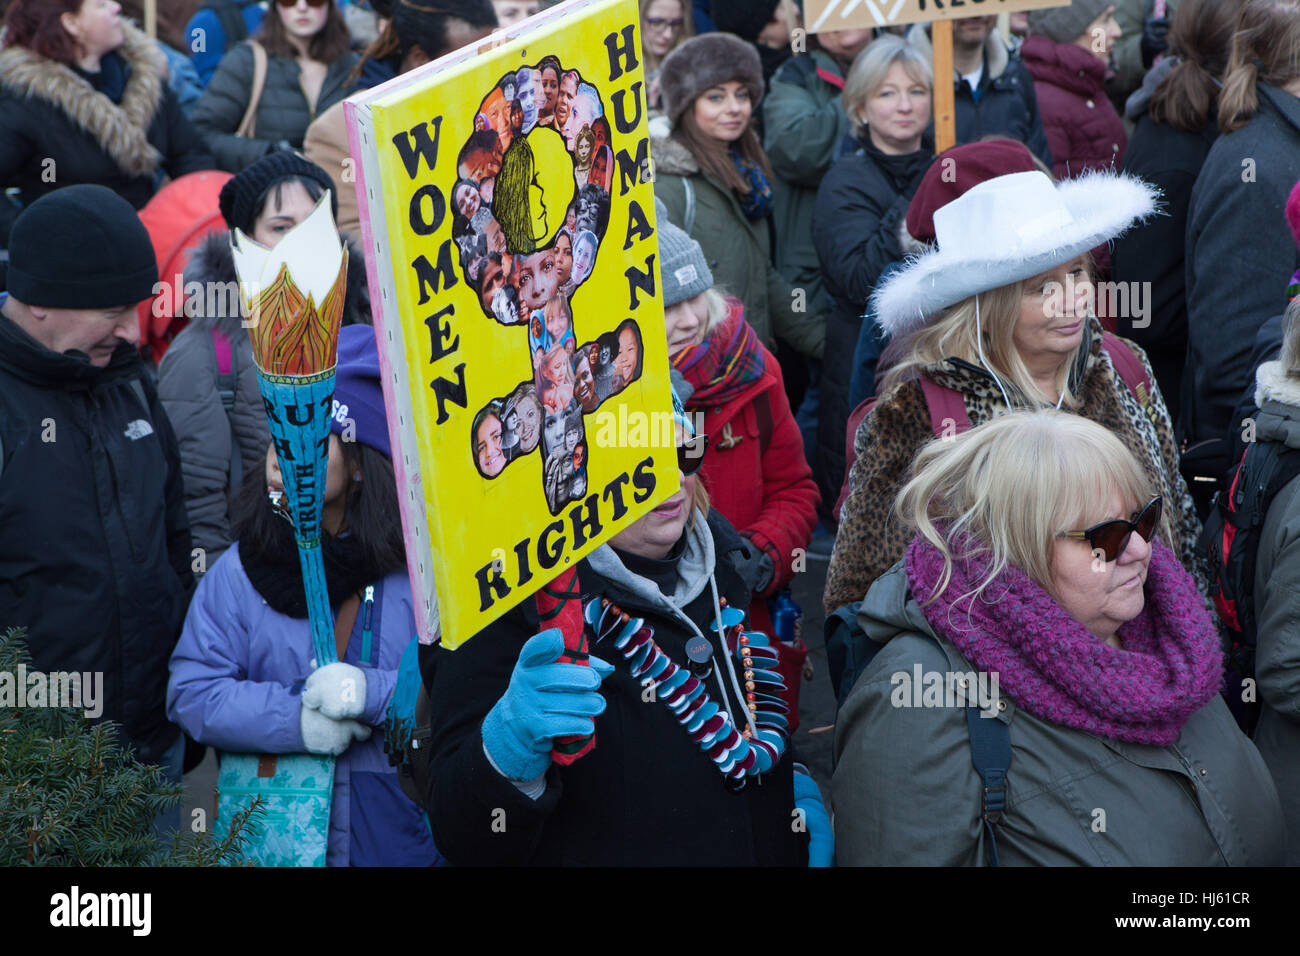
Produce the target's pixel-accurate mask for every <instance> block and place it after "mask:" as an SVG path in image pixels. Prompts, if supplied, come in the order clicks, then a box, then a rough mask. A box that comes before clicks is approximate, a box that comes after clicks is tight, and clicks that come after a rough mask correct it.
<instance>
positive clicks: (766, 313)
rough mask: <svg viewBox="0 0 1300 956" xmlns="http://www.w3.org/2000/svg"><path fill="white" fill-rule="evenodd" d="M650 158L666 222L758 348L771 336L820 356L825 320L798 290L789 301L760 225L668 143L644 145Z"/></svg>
mask: <svg viewBox="0 0 1300 956" xmlns="http://www.w3.org/2000/svg"><path fill="white" fill-rule="evenodd" d="M650 156H651V160H652V162H653V163H654V177H655V196H656V198H658V199H659V200H660V201H662V202H663V204H664V206H666V207H667V209H668V218H669V219H670V220H671V221H672V222H673V223H675V224H676V225H678V226H680V227H681V228H683V229H685V230H686V231H687V232H688V233H689V234H690V235H691V236H692V237H693V238H694V239H695V240H696V241H697V242H699V244H700V247H701V248H702V249H703V250H704V258H705V259H707V260H708V263H709V269H710V270H711V271H712V272H713V281H714V284H715V285H716V286H719V287H721V288H722V290H723V291H724V292H726V293H727V294H728V295H733V296H735V297H736V298H737V299H739V300H740V301H741V302H742V303H743V304H744V306H745V319H746V320H747V321H748V322H749V324H750V325H752V326H753V327H754V329H755V330H756V331H757V332H758V334H759V336H760V337H761V338H762V340H763V344H764V345H766V346H767V347H768V348H769V349H772V348H774V346H775V339H776V337H778V336H779V337H780V338H781V339H783V340H785V341H786V342H788V343H789V344H790V345H791V346H793V347H794V348H795V349H797V350H798V351H799V352H801V353H803V354H804V355H808V356H812V357H813V358H818V359H819V358H821V355H822V344H823V340H824V339H825V337H826V318H825V316H824V315H823V314H822V313H820V312H817V311H814V308H813V305H812V303H811V302H810V301H808V299H807V292H806V290H805V292H804V293H803V294H802V295H800V296H798V297H796V295H795V293H794V291H793V290H792V289H791V288H790V285H789V283H787V282H786V280H785V279H784V278H782V277H781V274H780V273H779V272H777V271H776V267H775V266H774V265H773V264H772V250H771V239H770V237H769V234H768V223H767V220H766V219H764V220H761V221H759V222H752V221H750V220H749V219H747V218H746V217H745V213H744V212H743V211H742V209H741V207H740V200H739V199H738V198H737V196H736V194H735V193H734V192H732V190H730V189H728V188H727V187H725V186H723V185H722V184H721V183H719V182H718V181H717V180H715V179H713V178H712V177H710V176H707V175H705V174H704V172H703V171H702V170H701V169H700V166H699V164H698V163H697V162H696V161H695V157H694V156H692V155H691V153H690V152H689V151H688V150H687V149H686V147H684V146H682V145H681V144H680V143H678V142H677V141H676V140H673V139H655V140H652V141H651V143H650ZM801 307H802V311H799V309H800V308H801Z"/></svg>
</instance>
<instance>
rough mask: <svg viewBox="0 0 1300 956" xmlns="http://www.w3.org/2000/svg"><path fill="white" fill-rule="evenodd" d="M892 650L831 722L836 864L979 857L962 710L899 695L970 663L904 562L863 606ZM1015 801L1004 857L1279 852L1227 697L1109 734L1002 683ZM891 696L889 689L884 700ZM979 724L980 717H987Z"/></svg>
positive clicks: (1207, 858)
mask: <svg viewBox="0 0 1300 956" xmlns="http://www.w3.org/2000/svg"><path fill="white" fill-rule="evenodd" d="M858 623H859V624H860V625H862V626H863V627H864V628H865V630H866V632H867V635H868V637H870V639H871V640H874V641H876V642H878V643H881V644H884V645H885V646H884V647H883V648H881V650H880V651H879V652H878V653H877V654H876V656H875V658H874V659H873V660H872V661H871V664H870V665H869V666H868V667H867V669H866V670H865V671H864V672H863V673H862V676H861V677H860V678H859V679H858V682H857V683H856V684H855V685H854V687H853V691H852V692H851V694H850V695H849V698H848V700H846V701H845V702H844V706H843V707H842V708H841V709H840V712H839V716H838V718H837V720H836V724H835V755H836V760H837V763H836V767H835V776H834V779H833V782H832V788H831V793H832V800H833V806H834V825H835V851H836V856H837V861H838V862H839V863H840V864H842V865H850V866H853V865H886V866H898V865H912V866H982V865H984V863H985V847H984V843H985V840H986V839H987V836H986V834H985V832H984V828H983V821H982V820H981V797H982V792H981V791H982V784H981V781H980V778H979V776H978V775H977V774H976V772H975V769H974V767H973V766H972V764H971V752H970V732H969V730H968V729H967V725H966V713H965V708H964V707H963V706H950V707H934V706H932V707H909V706H895V705H894V702H895V701H897V700H901V699H903V696H905V695H901V696H900V695H897V694H896V692H897V690H898V688H899V687H900V686H901V682H895V681H894V680H893V679H892V675H894V674H897V673H906V674H909V675H910V674H912V673H914V671H913V668H914V666H916V665H920V667H921V669H922V672H923V673H924V672H928V671H937V672H940V673H946V672H949V671H951V672H953V673H955V674H965V673H969V672H973V671H976V668H975V666H974V665H973V664H971V663H970V661H968V660H966V658H965V657H963V656H962V654H961V653H960V652H959V651H958V650H957V649H956V648H955V647H954V646H953V645H952V644H951V643H949V642H948V641H946V640H945V639H943V638H941V637H938V636H937V635H936V634H935V632H934V629H933V628H932V627H931V626H930V624H929V622H928V621H927V620H926V619H925V616H924V615H923V614H922V612H921V609H920V607H919V605H918V604H917V602H916V601H915V599H914V598H913V597H912V595H911V593H910V590H909V588H908V582H907V574H906V571H905V570H904V566H903V563H902V562H899V563H898V564H896V565H895V566H894V567H893V568H892V569H891V570H890V571H888V572H887V573H886V574H885V575H883V576H882V577H881V578H880V579H879V580H878V581H876V583H875V584H874V585H872V588H871V590H870V591H869V592H868V594H867V598H866V601H865V602H864V603H863V605H862V610H861V612H860V613H859V615H858ZM999 696H1000V699H1001V700H1002V701H1003V702H1004V703H1005V708H1004V709H1001V710H1000V711H999V712H998V713H997V716H996V717H993V718H987V719H994V720H1000V721H1002V722H1004V723H1006V724H1008V725H1009V727H1010V737H1011V754H1012V757H1011V767H1010V770H1009V771H1008V773H1007V808H1006V812H1005V814H1004V815H1003V817H1002V820H1001V821H1000V823H999V824H998V826H997V837H996V839H997V849H998V856H999V858H1000V863H1001V865H1003V866H1008V865H1011V866H1026V865H1047V866H1224V865H1261V864H1262V865H1276V864H1279V863H1281V862H1282V852H1283V846H1284V837H1285V832H1286V830H1285V825H1284V823H1283V820H1282V810H1281V806H1280V804H1279V801H1278V794H1277V790H1276V788H1275V787H1274V785H1273V780H1272V778H1271V777H1270V776H1269V772H1268V769H1267V768H1266V767H1265V766H1264V762H1263V760H1262V759H1261V758H1260V755H1259V753H1258V751H1256V749H1255V746H1254V744H1252V743H1251V742H1250V740H1248V739H1247V738H1246V737H1245V736H1244V735H1243V734H1242V733H1241V731H1240V730H1239V729H1238V728H1237V725H1236V723H1235V722H1234V721H1233V719H1232V715H1231V714H1230V713H1229V712H1228V708H1227V707H1226V706H1225V705H1224V703H1223V699H1222V698H1221V697H1218V696H1215V698H1214V699H1213V700H1212V701H1211V702H1210V703H1209V704H1207V705H1206V706H1205V707H1203V708H1202V709H1201V710H1199V711H1198V712H1197V713H1195V714H1193V715H1192V717H1191V719H1190V720H1188V721H1187V723H1186V724H1185V725H1184V726H1183V729H1182V732H1181V734H1180V735H1179V737H1178V740H1177V742H1176V743H1175V744H1173V745H1172V746H1169V747H1156V746H1149V745H1144V744H1135V743H1127V742H1124V741H1116V740H1109V739H1105V738H1102V737H1098V736H1095V735H1093V734H1090V733H1086V732H1084V731H1080V730H1075V729H1073V728H1070V727H1065V726H1062V725H1059V724H1053V723H1049V722H1047V721H1046V720H1042V719H1040V718H1038V717H1035V716H1034V715H1032V714H1030V713H1029V712H1027V711H1024V710H1021V709H1019V708H1018V707H1017V706H1016V703H1015V702H1014V701H1013V700H1011V699H1010V698H1009V697H1007V695H1006V694H1005V693H1001V694H1000V695H999ZM891 698H893V700H891ZM982 719H983V718H982Z"/></svg>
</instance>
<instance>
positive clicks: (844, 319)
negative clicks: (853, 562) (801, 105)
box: [813, 142, 934, 512]
mask: <svg viewBox="0 0 1300 956" xmlns="http://www.w3.org/2000/svg"><path fill="white" fill-rule="evenodd" d="M933 158H934V152H933V150H932V149H930V148H929V144H928V143H926V144H925V145H924V146H923V148H921V149H919V150H917V151H916V152H914V153H908V154H907V155H905V156H889V155H886V154H885V153H882V152H881V151H880V150H878V149H876V148H875V147H874V146H873V145H871V143H870V142H863V143H861V144H860V145H859V148H858V149H857V151H856V152H853V153H850V154H848V155H846V156H842V157H841V158H840V159H837V160H836V161H835V164H834V165H833V166H831V169H830V172H828V173H827V174H826V178H825V179H823V180H822V184H821V188H820V189H818V191H817V208H816V211H815V212H814V213H813V244H814V245H816V247H817V257H818V259H820V260H821V268H822V275H823V276H824V277H825V279H826V289H827V291H828V292H829V294H830V299H831V310H830V312H829V314H828V315H827V319H826V351H825V354H824V355H823V357H822V379H821V405H820V407H819V409H818V419H817V463H816V467H815V468H814V469H813V471H814V473H815V474H816V476H817V481H818V484H819V487H820V489H821V495H822V504H823V506H824V507H823V510H824V511H827V512H829V509H830V506H831V505H833V504H834V503H835V501H836V500H838V498H839V495H840V485H841V483H842V482H843V481H844V468H845V462H846V458H845V452H844V446H845V434H844V429H845V428H846V427H847V425H848V419H849V412H850V411H851V410H852V409H851V408H850V407H849V385H850V381H851V379H852V377H853V353H854V350H855V349H856V347H857V343H858V333H859V331H860V330H861V329H862V316H863V314H864V313H865V312H866V311H867V300H868V299H869V298H870V297H871V292H872V289H873V288H874V287H875V285H876V282H877V280H879V278H880V276H881V274H882V273H883V272H884V271H885V269H886V268H887V267H888V266H889V265H890V264H891V263H893V262H895V261H897V260H899V259H901V258H902V257H903V249H902V247H901V245H900V244H899V229H900V227H901V224H902V223H903V222H904V220H905V219H906V218H907V207H908V204H909V203H911V201H912V196H913V195H914V194H915V193H916V189H917V186H919V185H920V183H921V177H922V176H924V175H925V171H926V169H928V168H929V166H930V162H931V160H932V159H933Z"/></svg>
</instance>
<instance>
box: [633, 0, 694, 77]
mask: <svg viewBox="0 0 1300 956" xmlns="http://www.w3.org/2000/svg"><path fill="white" fill-rule="evenodd" d="M652 3H654V0H638V2H637V12H638V13H639V14H640V21H641V22H640V28H641V35H642V36H644V35H645V14H646V10H648V9H649V8H650V4H652ZM677 3H678V5H679V6H680V7H681V8H682V30H681V32H680V33H678V34H677V39H676V40H674V41H673V45H672V46H670V47H669V48H668V53H672V52H673V50H676V49H677V48H678V47H679V46H681V45H682V44H683V43H684V42H686V41H687V40H689V39H690V38H691V37H693V36H695V7H694V5H693V4H692V3H691V0H677ZM668 53H665V54H664V57H663V59H657V60H655V62H653V63H652V62H650V61H651V59H653V57H652V54H650V53H649V52H648V51H647V50H646V48H645V44H644V43H643V44H642V45H641V55H642V56H643V57H644V58H645V61H646V64H645V68H646V72H647V73H649V72H650V71H651V70H657V69H659V64H660V63H662V62H663V61H664V59H666V58H667V56H668Z"/></svg>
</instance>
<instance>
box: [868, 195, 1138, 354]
mask: <svg viewBox="0 0 1300 956" xmlns="http://www.w3.org/2000/svg"><path fill="white" fill-rule="evenodd" d="M1158 196H1159V194H1158V193H1157V191H1156V189H1155V187H1153V186H1150V185H1148V184H1147V183H1145V182H1143V181H1142V180H1140V179H1138V178H1136V177H1134V176H1126V175H1123V174H1121V173H1105V172H1093V173H1089V174H1087V175H1085V176H1080V177H1079V178H1078V179H1069V180H1066V181H1064V182H1061V183H1053V182H1052V180H1051V178H1050V177H1048V176H1046V175H1044V174H1043V173H1041V172H1038V171H1037V170H1035V171H1033V172H1021V173H1010V174H1008V175H1006V176H997V177H994V178H993V179H989V180H986V181H985V182H982V183H979V184H978V185H975V186H972V187H971V188H970V189H969V190H968V191H967V192H965V193H964V194H962V195H961V196H958V197H957V198H956V199H954V200H953V201H952V202H950V203H948V204H947V205H945V206H941V207H940V208H938V209H937V210H935V212H934V233H935V238H936V241H937V247H936V248H933V249H931V250H929V251H927V252H924V253H922V254H921V255H919V256H916V257H914V258H912V259H909V260H908V261H907V262H906V263H905V264H904V266H903V268H901V269H899V270H898V271H897V272H894V273H893V274H892V275H891V276H889V277H888V278H887V279H885V280H884V281H883V282H881V284H880V285H878V286H877V287H876V291H875V292H874V293H873V294H872V296H871V307H872V309H873V310H874V312H875V314H876V320H877V321H878V322H879V323H880V326H881V328H882V329H884V330H885V332H886V333H887V334H888V335H890V336H891V337H893V336H897V335H898V334H899V333H902V332H908V331H911V330H913V329H915V328H917V327H919V326H923V325H925V324H926V322H927V321H928V320H929V319H930V318H931V317H933V316H935V315H937V314H938V313H939V312H941V311H943V310H944V309H946V308H947V307H948V306H951V305H956V304H957V303H958V302H961V301H962V300H963V299H968V298H970V297H971V296H973V295H976V294H977V293H980V292H988V291H989V290H990V289H998V288H1001V287H1002V286H1004V285H1010V284H1011V283H1013V282H1019V281H1021V280H1023V279H1029V278H1032V277H1033V276H1036V275H1038V274H1039V273H1041V272H1045V271H1047V270H1048V269H1051V268H1053V267H1055V266H1059V265H1060V264H1061V263H1063V262H1069V261H1070V260H1071V259H1073V258H1074V257H1075V256H1078V255H1081V254H1082V253H1085V252H1087V251H1088V250H1089V249H1091V248H1093V247H1094V246H1097V245H1100V244H1101V243H1103V242H1107V241H1109V240H1111V239H1114V238H1115V237H1116V236H1118V235H1120V234H1121V233H1123V232H1124V231H1125V230H1127V229H1128V228H1129V226H1131V225H1133V223H1134V222H1135V221H1137V220H1141V219H1145V218H1146V217H1148V216H1150V215H1151V214H1152V213H1154V212H1155V211H1156V199H1157V198H1158Z"/></svg>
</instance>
